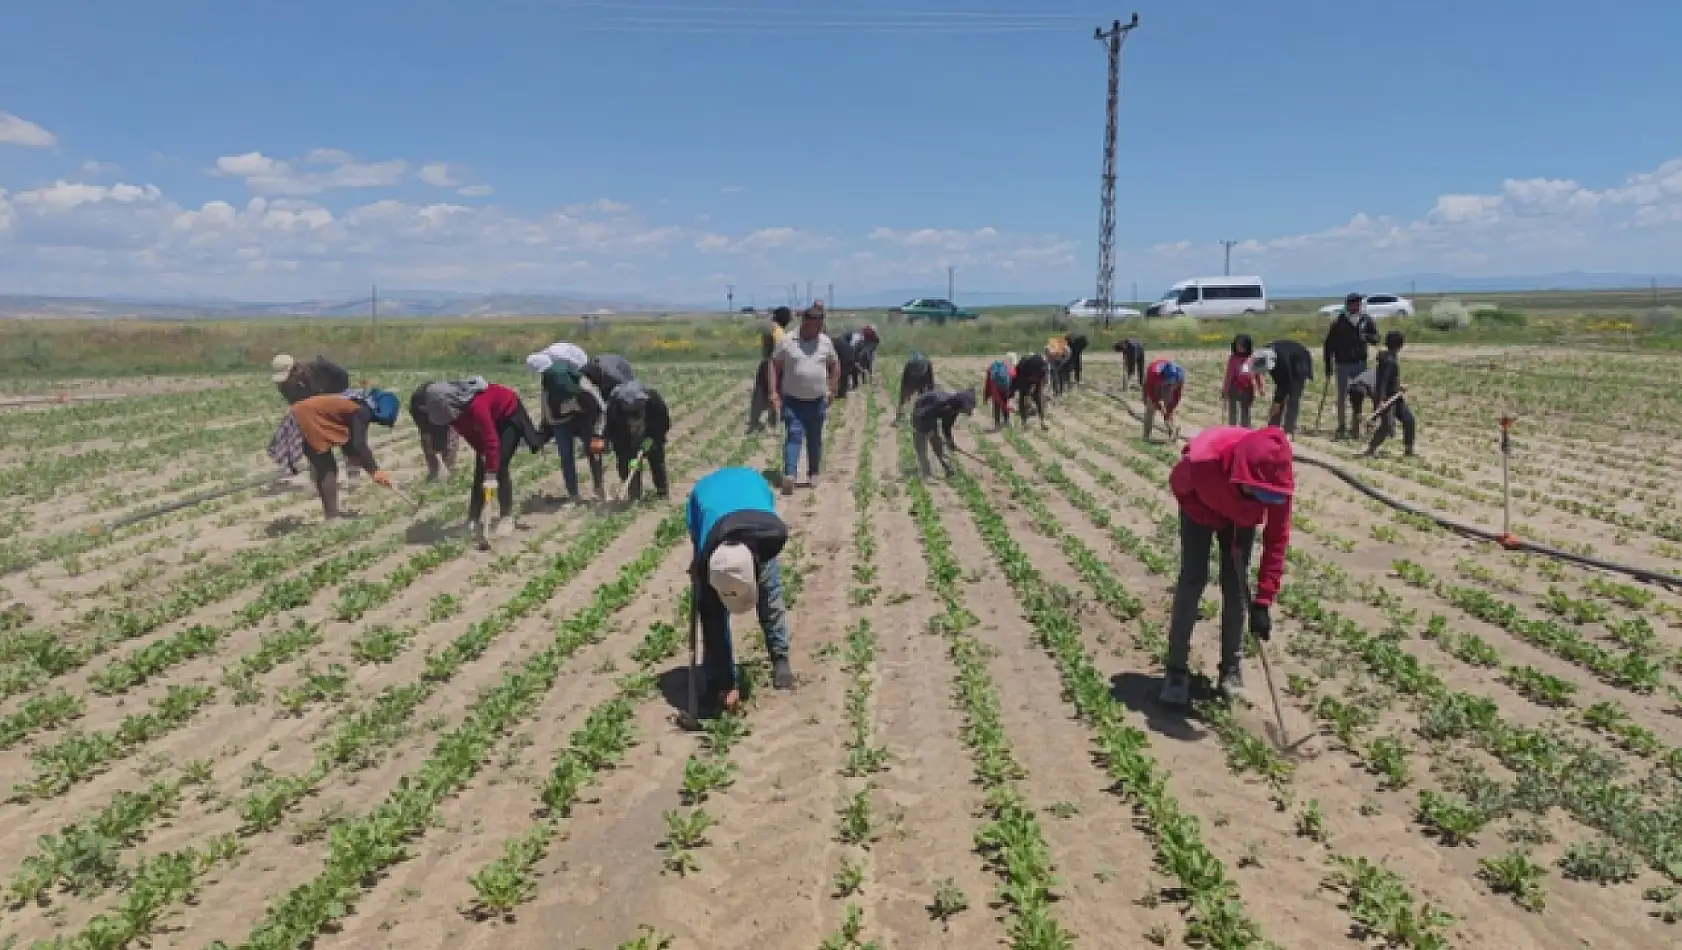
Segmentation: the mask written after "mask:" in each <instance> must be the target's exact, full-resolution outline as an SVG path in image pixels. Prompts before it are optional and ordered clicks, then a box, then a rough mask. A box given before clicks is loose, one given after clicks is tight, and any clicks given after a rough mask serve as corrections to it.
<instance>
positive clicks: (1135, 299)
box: [1127, 281, 1139, 303]
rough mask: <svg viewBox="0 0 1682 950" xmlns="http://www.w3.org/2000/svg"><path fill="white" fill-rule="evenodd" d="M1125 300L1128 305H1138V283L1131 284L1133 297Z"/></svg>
mask: <svg viewBox="0 0 1682 950" xmlns="http://www.w3.org/2000/svg"><path fill="white" fill-rule="evenodd" d="M1127 300H1128V302H1130V303H1138V302H1139V282H1138V281H1134V282H1133V296H1131V297H1128V298H1127Z"/></svg>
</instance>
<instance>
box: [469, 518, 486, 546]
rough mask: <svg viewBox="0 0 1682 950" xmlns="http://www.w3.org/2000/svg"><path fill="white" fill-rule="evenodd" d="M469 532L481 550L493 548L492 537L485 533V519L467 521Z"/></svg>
mask: <svg viewBox="0 0 1682 950" xmlns="http://www.w3.org/2000/svg"><path fill="white" fill-rule="evenodd" d="M467 533H468V534H471V535H472V536H473V541H474V543H476V544H477V545H478V546H479V550H481V551H489V550H490V549H491V539H490V538H489V537H487V536H486V534H485V523H484V522H483V521H469V522H468V523H467Z"/></svg>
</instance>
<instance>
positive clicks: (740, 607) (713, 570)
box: [707, 543, 759, 614]
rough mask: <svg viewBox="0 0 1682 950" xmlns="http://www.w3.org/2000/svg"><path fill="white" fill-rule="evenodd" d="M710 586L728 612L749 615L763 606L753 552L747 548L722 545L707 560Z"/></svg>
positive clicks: (743, 545)
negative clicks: (761, 604)
mask: <svg viewBox="0 0 1682 950" xmlns="http://www.w3.org/2000/svg"><path fill="white" fill-rule="evenodd" d="M707 582H708V583H709V584H711V585H712V588H713V590H715V591H717V592H718V599H719V600H721V601H723V602H724V608H725V609H726V610H728V611H730V612H731V613H733V614H745V613H747V612H748V611H750V610H752V609H754V606H755V605H756V604H758V603H759V581H758V577H757V572H756V571H755V570H754V566H753V552H752V551H749V550H748V548H747V545H745V544H735V543H730V544H721V545H719V546H718V548H717V549H716V550H714V551H713V553H712V557H711V558H709V559H708V560H707Z"/></svg>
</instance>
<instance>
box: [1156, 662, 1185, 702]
mask: <svg viewBox="0 0 1682 950" xmlns="http://www.w3.org/2000/svg"><path fill="white" fill-rule="evenodd" d="M1162 704H1163V705H1165V706H1188V705H1190V704H1191V674H1190V673H1187V672H1186V671H1185V670H1169V671H1168V677H1167V678H1166V679H1164V680H1163V681H1162Z"/></svg>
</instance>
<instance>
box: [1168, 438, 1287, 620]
mask: <svg viewBox="0 0 1682 950" xmlns="http://www.w3.org/2000/svg"><path fill="white" fill-rule="evenodd" d="M1291 469H1292V456H1291V442H1290V439H1289V438H1288V437H1287V436H1286V435H1285V430H1283V429H1279V428H1274V427H1269V428H1266V429H1240V428H1238V427H1237V426H1210V427H1209V428H1207V429H1204V430H1203V431H1202V432H1199V433H1198V434H1197V435H1195V436H1192V438H1191V441H1190V442H1187V443H1186V447H1185V448H1184V449H1182V450H1181V452H1180V461H1179V462H1178V463H1177V464H1176V465H1175V466H1174V469H1173V471H1171V472H1169V473H1168V487H1169V488H1170V489H1172V490H1173V492H1174V499H1175V500H1176V501H1178V502H1179V503H1180V512H1181V513H1182V514H1184V515H1185V516H1186V517H1187V518H1189V519H1191V520H1192V521H1194V522H1196V523H1197V524H1200V525H1202V526H1203V527H1205V528H1212V529H1214V530H1216V531H1226V530H1228V529H1230V528H1234V527H1237V528H1255V527H1257V526H1263V527H1262V554H1261V568H1260V570H1258V571H1257V578H1256V591H1255V602H1256V603H1258V604H1271V603H1273V598H1274V597H1276V596H1278V594H1279V581H1280V579H1281V578H1283V577H1284V575H1285V552H1286V550H1287V549H1288V548H1289V547H1290V544H1291V496H1292V495H1294V494H1295V493H1296V477H1295V475H1294V474H1293V473H1292V470H1291ZM1246 485H1247V486H1249V487H1251V488H1262V489H1266V490H1268V491H1271V492H1275V493H1277V494H1280V495H1284V496H1285V501H1284V503H1283V504H1278V505H1264V504H1262V503H1261V502H1259V501H1257V500H1255V498H1254V497H1251V496H1247V495H1245V494H1244V493H1243V492H1242V491H1240V490H1239V489H1240V486H1246Z"/></svg>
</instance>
